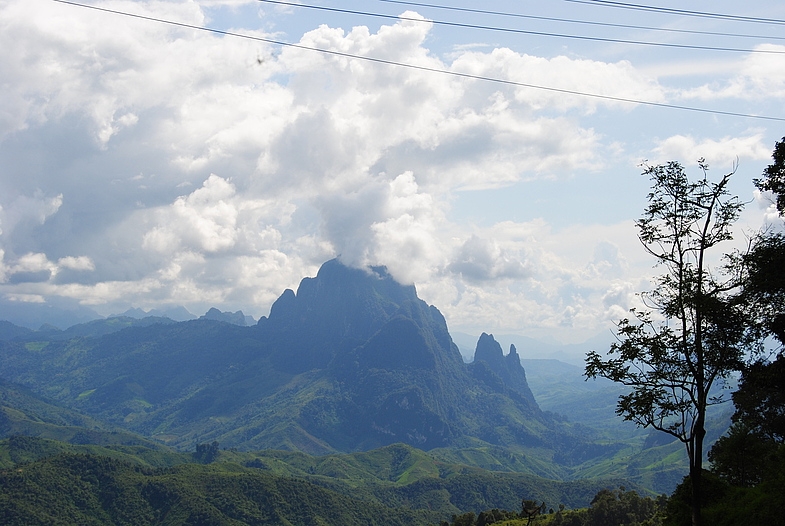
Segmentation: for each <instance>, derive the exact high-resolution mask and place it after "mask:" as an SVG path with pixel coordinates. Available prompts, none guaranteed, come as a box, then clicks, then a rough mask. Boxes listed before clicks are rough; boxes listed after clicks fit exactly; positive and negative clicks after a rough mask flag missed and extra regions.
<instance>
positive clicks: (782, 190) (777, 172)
mask: <svg viewBox="0 0 785 526" xmlns="http://www.w3.org/2000/svg"><path fill="white" fill-rule="evenodd" d="M771 156H772V158H773V159H774V164H770V165H769V166H768V167H767V168H766V169H765V170H764V171H763V178H762V179H754V180H753V182H754V183H755V186H757V187H758V189H759V190H761V191H762V192H765V191H766V190H768V191H770V192H773V193H774V194H775V195H776V198H777V201H776V203H777V210H779V212H780V214H783V213H785V137H783V138H782V140H781V141H778V142H777V143H775V145H774V153H772V155H771Z"/></svg>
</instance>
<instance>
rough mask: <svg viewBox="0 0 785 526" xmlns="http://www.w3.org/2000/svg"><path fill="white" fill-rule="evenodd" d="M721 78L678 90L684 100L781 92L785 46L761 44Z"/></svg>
mask: <svg viewBox="0 0 785 526" xmlns="http://www.w3.org/2000/svg"><path fill="white" fill-rule="evenodd" d="M755 49H756V50H757V51H759V53H750V54H748V55H746V56H745V57H744V60H742V61H741V63H740V64H738V65H737V69H736V71H734V73H735V74H733V75H732V76H731V77H730V78H729V79H728V80H725V81H723V82H714V83H712V84H704V85H702V86H700V87H697V88H690V89H684V90H681V97H683V98H684V99H686V100H718V99H725V98H737V99H763V98H782V97H783V96H785V46H783V45H775V44H762V45H759V46H756V48H755Z"/></svg>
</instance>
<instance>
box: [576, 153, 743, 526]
mask: <svg viewBox="0 0 785 526" xmlns="http://www.w3.org/2000/svg"><path fill="white" fill-rule="evenodd" d="M699 166H700V169H701V171H702V174H703V176H702V177H701V178H700V179H698V180H697V181H691V180H690V179H689V178H688V177H687V174H686V173H685V170H684V167H683V166H682V165H681V164H680V163H678V162H669V163H667V164H664V165H658V166H646V168H645V171H644V174H645V175H648V176H649V177H650V179H651V181H652V190H651V192H650V193H649V195H648V206H647V207H646V209H645V210H644V213H643V216H642V217H641V219H639V220H638V221H637V223H636V226H637V228H638V237H639V239H640V241H641V243H642V244H643V246H644V248H645V250H646V251H647V252H648V253H649V254H650V255H651V256H653V257H654V259H655V262H656V264H657V266H658V267H659V268H661V269H663V273H662V274H661V275H660V276H659V277H657V278H656V279H655V287H654V288H653V289H652V290H651V291H648V292H644V293H642V294H641V298H642V300H643V302H644V305H645V308H641V309H633V310H632V311H631V313H632V319H629V318H625V319H623V320H621V321H620V322H619V323H618V326H617V327H618V331H617V342H615V343H614V344H612V346H611V348H610V351H609V352H608V355H607V357H603V356H601V355H600V354H599V353H597V352H595V351H592V352H590V353H589V354H588V355H587V358H586V371H585V374H586V376H587V377H590V378H594V377H597V376H601V377H604V378H608V379H610V380H613V381H615V382H619V383H621V384H623V385H626V386H629V387H630V388H631V389H630V392H629V393H628V394H625V395H622V396H621V397H620V398H619V401H618V405H617V414H619V415H620V416H623V417H624V418H625V419H626V420H630V421H632V422H634V423H636V424H638V425H639V426H642V427H652V428H654V429H657V430H660V431H663V432H665V433H668V434H670V435H672V436H674V437H676V438H677V439H679V440H680V441H681V442H683V443H684V445H685V446H686V449H687V455H688V457H689V464H690V478H691V480H692V491H693V497H694V498H693V503H694V505H693V508H692V523H693V525H696V526H697V525H700V524H701V516H700V505H699V503H700V500H701V499H700V488H701V485H700V479H701V475H702V462H703V447H704V444H703V441H704V437H705V434H706V430H705V422H706V411H707V408H708V406H709V405H711V404H713V403H717V402H719V401H720V400H718V399H717V398H712V397H711V395H710V390H711V388H712V386H713V385H714V384H715V383H716V382H717V381H718V380H721V379H722V378H725V377H727V376H728V375H729V374H730V373H731V372H733V371H735V370H738V369H740V368H741V366H742V359H743V357H744V354H745V351H746V345H747V344H748V342H747V338H746V334H747V331H745V324H744V321H743V309H742V308H741V307H740V306H739V305H738V303H737V302H734V301H732V300H733V294H732V293H733V291H735V290H736V289H737V287H738V285H739V283H738V275H737V273H724V272H722V269H721V268H719V269H717V268H713V267H712V266H711V265H710V264H709V261H710V257H713V256H714V255H715V252H716V251H717V250H718V249H717V247H718V246H719V245H720V244H721V243H723V242H725V241H728V240H730V239H731V227H732V225H733V223H734V222H735V221H736V219H737V218H738V216H739V213H740V211H741V210H742V207H743V205H742V203H741V202H740V201H739V199H738V198H737V197H735V196H730V195H729V192H728V189H727V186H728V181H729V180H730V177H731V175H732V173H731V174H726V175H724V176H723V177H722V178H721V179H720V180H719V181H718V182H716V183H715V182H712V181H710V180H709V178H708V166H707V165H706V163H705V162H704V161H703V160H700V161H699Z"/></svg>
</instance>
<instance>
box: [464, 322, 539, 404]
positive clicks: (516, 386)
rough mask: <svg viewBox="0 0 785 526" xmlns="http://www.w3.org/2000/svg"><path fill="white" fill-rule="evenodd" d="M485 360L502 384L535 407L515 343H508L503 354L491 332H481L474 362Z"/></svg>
mask: <svg viewBox="0 0 785 526" xmlns="http://www.w3.org/2000/svg"><path fill="white" fill-rule="evenodd" d="M479 362H485V363H486V364H488V367H490V369H491V371H493V372H494V373H496V374H497V375H498V376H499V378H501V379H502V381H503V382H504V385H506V386H507V387H509V388H510V389H512V390H514V391H516V392H517V393H519V394H520V395H521V396H523V398H524V399H525V400H526V402H527V403H528V404H529V405H530V406H531V407H532V408H534V407H537V408H538V409H539V406H538V405H537V402H536V401H535V400H534V395H533V394H532V391H531V389H530V388H529V382H528V381H527V380H526V371H525V370H524V368H523V365H522V364H521V358H520V356H518V352H517V350H516V349H515V345H510V352H509V353H507V355H504V353H503V352H502V347H501V345H499V343H498V342H497V341H496V340H495V339H494V338H493V335H492V334H485V333H482V334H481V335H480V339H479V340H477V347H476V348H475V351H474V364H475V366H477V365H476V364H478V363H479Z"/></svg>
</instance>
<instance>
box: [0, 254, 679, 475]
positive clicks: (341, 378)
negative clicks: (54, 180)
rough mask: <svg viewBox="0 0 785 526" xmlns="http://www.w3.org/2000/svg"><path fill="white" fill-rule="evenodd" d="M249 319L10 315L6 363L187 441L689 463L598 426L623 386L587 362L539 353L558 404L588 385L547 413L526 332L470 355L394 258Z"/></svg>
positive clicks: (332, 273)
mask: <svg viewBox="0 0 785 526" xmlns="http://www.w3.org/2000/svg"><path fill="white" fill-rule="evenodd" d="M128 314H133V313H128ZM245 322H246V318H245V317H244V316H243V315H242V313H239V312H238V313H221V312H220V311H218V310H217V309H216V310H211V311H210V312H208V313H207V314H206V315H205V316H202V317H201V318H198V319H193V320H189V321H184V322H175V321H173V320H172V319H170V318H168V317H155V316H147V317H145V318H141V319H137V318H133V317H130V316H120V317H114V318H109V319H106V320H95V321H92V322H89V323H85V324H80V325H77V326H74V327H70V328H68V329H67V330H65V331H59V330H54V329H52V330H48V331H32V330H29V329H24V328H20V327H18V326H14V325H11V324H9V323H7V322H4V323H3V324H2V326H0V337H2V339H3V340H4V341H1V342H0V361H2V363H3V371H2V374H1V375H0V376H2V378H3V379H4V380H6V381H11V382H15V383H16V384H21V385H23V386H26V388H27V389H29V390H30V393H34V394H35V395H37V396H44V397H46V398H47V399H50V400H53V401H54V402H55V403H57V404H60V405H62V406H65V407H67V408H70V410H75V411H78V412H79V413H80V414H83V415H86V417H89V418H91V419H94V420H95V421H96V422H102V423H104V424H102V425H105V426H106V427H105V429H107V430H108V429H123V430H126V431H128V432H132V433H137V434H138V435H141V436H144V437H147V440H154V441H156V442H158V443H162V444H166V445H169V446H173V447H176V448H179V449H185V450H189V449H192V448H193V447H194V445H195V444H198V443H209V442H212V441H217V442H219V443H220V444H221V447H223V448H237V449H239V450H241V451H242V450H246V451H247V450H262V449H268V450H271V449H272V450H291V451H300V452H304V453H308V454H319V455H323V454H333V453H349V452H355V451H368V450H372V449H376V448H380V447H384V446H388V445H391V444H396V443H403V444H408V445H409V446H413V447H416V448H418V449H420V450H424V451H429V452H432V454H434V455H437V456H438V457H439V458H444V459H449V460H450V461H454V462H463V463H469V464H472V465H477V466H480V467H490V468H491V469H502V470H514V471H519V472H523V473H530V474H536V475H540V476H546V477H548V478H551V479H570V478H575V477H581V476H592V477H597V476H603V475H605V476H619V475H620V472H619V470H620V469H621V470H622V471H621V472H622V473H626V474H627V475H628V476H630V477H631V478H632V479H636V478H637V479H638V480H640V481H643V482H644V483H645V484H648V485H649V486H650V487H658V488H662V489H666V488H669V487H672V486H673V484H674V483H675V482H677V481H678V480H679V479H680V477H681V473H680V472H679V469H678V466H677V464H678V462H676V464H674V463H673V462H672V461H671V462H670V463H667V464H663V463H661V462H660V464H659V465H657V467H656V469H654V471H651V470H650V468H649V467H647V466H648V464H642V465H641V466H640V467H639V468H636V469H637V470H636V471H632V472H627V471H625V469H626V467H620V464H621V462H620V460H619V459H620V458H621V457H620V455H621V456H624V455H626V456H629V455H630V454H632V450H631V447H632V446H631V443H630V442H629V441H628V440H627V439H629V438H630V437H634V434H633V433H631V432H630V429H629V428H627V430H626V431H625V432H624V433H615V436H616V438H610V434H607V435H605V434H603V432H602V431H601V430H600V428H602V426H605V425H606V424H607V422H606V421H605V420H602V418H596V416H594V415H596V414H598V413H596V412H595V413H592V411H593V410H604V411H605V412H606V413H608V414H610V415H612V406H613V404H614V403H615V397H616V396H617V390H614V389H610V390H609V388H608V385H596V386H593V387H590V388H584V387H576V385H577V382H576V384H573V383H571V382H563V381H562V380H563V379H564V378H566V377H568V376H569V375H574V374H575V369H577V367H575V366H571V365H568V364H564V363H561V362H557V361H553V360H551V361H549V360H534V361H532V360H529V363H530V364H531V366H532V368H533V369H534V370H536V371H537V375H538V376H540V377H541V378H540V380H535V384H537V385H538V386H539V391H540V392H541V393H545V394H546V395H548V396H546V398H548V402H549V403H550V404H551V405H556V404H558V403H559V401H560V400H562V401H563V400H564V398H565V397H564V392H562V393H559V392H558V391H559V390H562V391H564V390H567V392H568V395H569V392H573V393H574V392H581V393H584V394H585V396H584V395H580V396H579V397H578V398H582V399H584V400H583V403H584V405H581V400H577V401H576V402H577V403H576V411H577V412H579V413H580V414H583V415H585V416H584V418H583V420H582V421H581V422H576V420H581V419H580V418H578V419H573V422H570V421H568V420H566V419H565V418H564V417H563V416H559V415H557V414H554V413H551V412H548V411H543V410H542V408H541V407H540V405H539V404H538V401H537V400H536V399H535V396H534V394H533V392H532V389H531V387H530V383H529V382H530V379H529V377H527V371H525V370H524V368H523V366H522V365H521V363H522V360H521V358H520V356H519V354H518V351H517V349H516V347H515V346H511V347H510V351H509V352H508V353H507V354H505V353H504V352H503V350H502V347H501V345H500V344H499V342H497V340H496V339H494V337H493V336H492V335H489V334H485V333H484V334H482V335H481V336H480V338H479V341H477V342H476V347H475V353H474V360H473V361H472V362H471V363H468V364H467V363H465V361H464V359H463V357H462V356H461V352H460V351H459V348H458V346H457V345H456V344H455V343H454V341H453V339H452V338H451V336H450V333H449V331H448V328H447V325H446V322H445V320H444V317H443V316H442V315H441V313H440V312H439V310H438V309H437V308H436V307H434V306H429V305H427V304H426V303H425V302H423V301H422V300H420V299H419V298H418V297H417V293H416V290H415V288H414V286H404V285H400V284H399V283H397V282H396V281H395V280H394V279H392V277H391V276H390V275H389V274H388V273H387V272H386V270H385V269H384V268H372V269H367V270H360V269H355V268H350V267H347V266H344V265H343V264H341V263H340V262H338V261H337V260H332V261H328V262H327V263H325V264H324V265H323V266H322V267H321V269H320V270H319V273H318V274H317V276H316V277H314V278H305V279H303V280H302V282H301V283H300V285H299V287H298V289H297V291H296V292H295V291H292V290H286V291H284V292H283V293H282V294H281V296H280V297H279V298H278V300H277V301H276V302H275V303H274V304H273V306H272V308H271V310H270V315H269V317H262V318H261V319H260V320H258V322H257V323H256V324H255V325H253V326H245V325H244V324H245ZM523 363H527V360H526V359H524V360H523ZM565 368H566V369H565ZM565 375H566V376H565ZM543 378H545V379H546V380H545V381H546V382H551V385H544V384H543V380H542V379H543ZM560 378H561V380H559V379H560ZM538 382H539V383H538ZM580 389H583V390H582V391H579V390H580ZM570 390H572V391H570ZM568 397H569V396H568ZM572 398H575V397H574V396H573V397H572ZM592 404H593V407H592ZM587 405H588V406H590V407H587ZM567 409H569V408H567ZM560 412H561V413H568V412H569V410H567V411H560ZM9 414H10V413H9ZM603 418H605V419H608V418H609V417H608V415H605V416H604V417H603ZM592 419H594V421H592ZM11 421H14V422H17V423H16V424H14V425H15V426H16V429H18V428H20V426H21V427H24V426H23V425H22V424H19V423H18V418H17V420H14V419H13V418H9V422H11ZM615 424H616V425H619V423H618V422H617V421H615ZM9 425H10V424H9ZM24 425H26V426H28V427H30V425H29V424H28V423H25V424H24ZM69 425H70V424H69ZM7 427H8V426H7ZM11 427H13V426H11ZM33 427H35V426H33ZM93 427H95V426H93ZM637 436H640V434H638V435H637ZM625 440H627V441H626V442H625ZM641 440H642V439H641ZM665 445H667V444H665ZM658 446H659V445H658ZM676 446H679V445H678V444H676ZM675 450H676V451H678V450H679V448H678V447H676V449H675ZM671 452H672V451H671V450H670V449H668V450H667V451H664V452H662V453H655V454H652V455H650V458H649V461H651V462H653V464H655V465H656V464H657V461H658V460H661V458H662V457H663V456H664V455H667V454H670V453H671ZM649 461H647V462H649ZM614 462H616V465H614ZM652 473H655V474H657V475H656V477H654V478H652V477H653V476H654V475H652ZM655 479H656V480H655Z"/></svg>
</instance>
